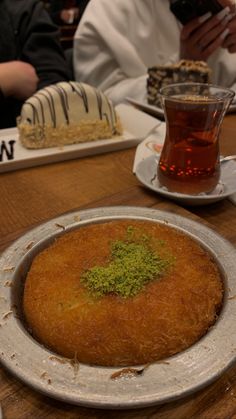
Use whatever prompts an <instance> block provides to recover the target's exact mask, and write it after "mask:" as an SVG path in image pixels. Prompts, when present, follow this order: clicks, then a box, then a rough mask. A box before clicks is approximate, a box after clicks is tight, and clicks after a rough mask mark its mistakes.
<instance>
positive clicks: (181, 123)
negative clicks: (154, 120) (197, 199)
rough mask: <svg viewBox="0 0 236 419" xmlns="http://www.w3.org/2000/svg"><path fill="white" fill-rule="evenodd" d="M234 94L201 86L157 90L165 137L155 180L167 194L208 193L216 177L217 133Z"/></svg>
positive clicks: (201, 84) (218, 155)
mask: <svg viewBox="0 0 236 419" xmlns="http://www.w3.org/2000/svg"><path fill="white" fill-rule="evenodd" d="M233 97H234V92H233V91H232V90H230V89H227V88H223V87H220V86H214V85H210V84H204V83H179V84H172V85H168V86H165V87H163V88H162V89H160V98H161V102H162V105H163V108H164V113H165V121H166V137H165V141H164V146H163V149H162V152H161V155H160V159H159V163H158V179H159V182H160V184H161V185H162V186H164V187H166V188H167V189H168V190H169V191H171V192H179V193H184V194H190V195H196V194H199V193H208V192H211V191H212V190H213V189H214V188H215V187H216V185H217V183H218V182H219V178H220V150H219V132H220V128H221V124H222V121H223V118H224V115H225V113H226V111H227V109H228V107H229V105H230V103H231V101H232V100H233Z"/></svg>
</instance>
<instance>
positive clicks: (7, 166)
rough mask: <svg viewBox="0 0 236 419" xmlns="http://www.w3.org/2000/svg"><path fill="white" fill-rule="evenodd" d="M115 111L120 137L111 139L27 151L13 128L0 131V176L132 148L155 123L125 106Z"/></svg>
mask: <svg viewBox="0 0 236 419" xmlns="http://www.w3.org/2000/svg"><path fill="white" fill-rule="evenodd" d="M116 110H117V113H118V114H119V116H120V118H121V122H122V124H123V127H124V134H123V135H122V136H120V137H117V138H112V139H106V140H99V141H90V142H87V143H80V144H73V145H67V146H64V147H51V148H45V149H38V150H29V149H26V148H24V147H23V146H22V145H21V143H20V141H19V139H18V132H17V129H16V128H10V129H4V130H0V173H3V172H8V171H11V170H17V169H22V168H26V167H32V166H39V165H43V164H47V163H55V162H58V161H64V160H70V159H76V158H80V157H85V156H91V155H95V154H101V153H106V152H110V151H115V150H122V149H125V148H129V147H134V146H136V145H137V144H138V143H139V142H140V140H139V137H140V136H143V135H145V132H146V131H148V130H149V129H150V128H151V127H152V126H153V125H154V124H156V123H157V121H156V120H155V119H154V118H152V117H150V116H149V115H147V114H145V113H143V112H141V111H139V110H137V109H135V108H134V107H133V106H130V105H127V104H126V105H125V104H121V105H118V106H117V107H116ZM137 121H138V122H137Z"/></svg>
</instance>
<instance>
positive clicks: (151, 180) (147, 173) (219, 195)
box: [135, 155, 236, 205]
mask: <svg viewBox="0 0 236 419" xmlns="http://www.w3.org/2000/svg"><path fill="white" fill-rule="evenodd" d="M158 160H159V156H158V155H151V156H149V157H147V158H146V159H144V160H142V161H140V163H139V164H138V165H137V167H136V172H135V174H136V176H137V178H138V179H139V180H140V182H141V183H142V184H143V185H145V186H146V187H147V188H149V189H151V190H153V191H155V192H157V193H159V194H160V195H163V196H165V197H166V198H169V199H172V200H174V201H177V202H180V203H182V204H186V205H208V204H212V203H214V202H217V201H221V200H222V199H225V198H228V197H229V196H230V195H233V194H234V193H235V192H236V182H235V178H236V162H235V161H228V162H224V163H222V165H221V176H220V181H219V183H218V185H217V186H216V188H215V189H214V190H213V191H212V192H211V193H208V194H199V195H185V194H181V193H176V192H169V191H168V190H167V189H166V188H163V187H162V186H161V185H160V183H159V181H158V177H157V164H158Z"/></svg>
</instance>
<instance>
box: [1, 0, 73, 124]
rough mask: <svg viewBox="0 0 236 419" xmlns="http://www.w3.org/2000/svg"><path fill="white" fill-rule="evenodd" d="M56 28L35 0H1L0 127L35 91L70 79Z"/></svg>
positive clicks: (10, 122)
mask: <svg viewBox="0 0 236 419" xmlns="http://www.w3.org/2000/svg"><path fill="white" fill-rule="evenodd" d="M69 78H70V76H69V69H68V65H67V62H66V60H65V57H64V52H63V50H62V48H61V45H60V39H59V31H58V28H57V27H56V26H55V25H54V24H53V23H52V21H51V18H50V16H49V15H48V12H47V11H46V10H45V8H44V6H43V3H41V2H40V1H38V0H18V1H14V0H0V128H8V127H12V126H16V118H17V116H18V115H19V114H20V109H21V106H22V104H23V102H24V101H25V100H26V99H27V98H28V97H30V96H31V95H33V94H34V93H35V92H36V90H38V89H41V88H43V87H45V86H47V85H50V84H53V83H57V82H59V81H63V80H69Z"/></svg>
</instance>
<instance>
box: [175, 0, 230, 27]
mask: <svg viewBox="0 0 236 419" xmlns="http://www.w3.org/2000/svg"><path fill="white" fill-rule="evenodd" d="M222 9H223V6H221V4H219V3H218V1H217V0H170V10H171V11H172V13H173V14H174V15H175V16H176V17H177V19H178V20H179V21H180V22H181V23H182V24H183V25H185V24H186V23H188V22H189V21H190V20H192V19H194V18H195V17H198V16H203V15H204V14H205V13H207V12H211V13H212V14H213V15H215V14H216V13H218V12H220V11H221V10H222Z"/></svg>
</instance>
